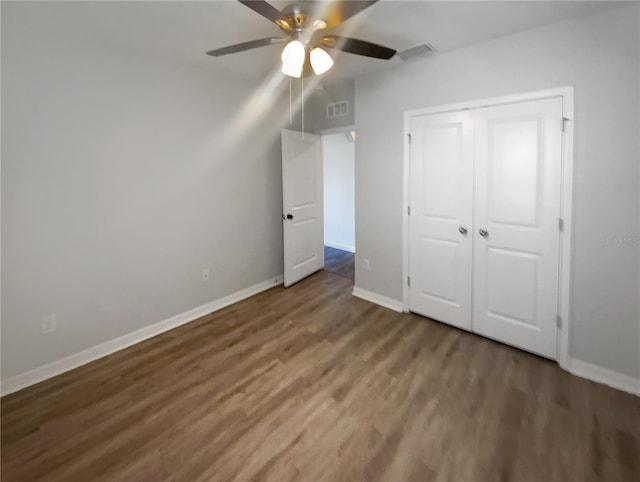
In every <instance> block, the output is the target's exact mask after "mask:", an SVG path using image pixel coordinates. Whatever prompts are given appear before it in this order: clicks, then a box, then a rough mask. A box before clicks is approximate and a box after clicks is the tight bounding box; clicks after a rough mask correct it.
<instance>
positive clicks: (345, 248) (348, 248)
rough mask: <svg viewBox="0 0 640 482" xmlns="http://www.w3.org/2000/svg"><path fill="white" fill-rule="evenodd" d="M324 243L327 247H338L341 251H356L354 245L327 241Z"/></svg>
mask: <svg viewBox="0 0 640 482" xmlns="http://www.w3.org/2000/svg"><path fill="white" fill-rule="evenodd" d="M324 245H325V246H327V247H329V248H333V249H339V250H341V251H348V252H350V253H355V252H356V247H355V246H348V245H346V244H340V243H331V242H329V241H325V242H324Z"/></svg>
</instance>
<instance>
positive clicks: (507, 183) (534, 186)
mask: <svg viewBox="0 0 640 482" xmlns="http://www.w3.org/2000/svg"><path fill="white" fill-rule="evenodd" d="M539 124H540V122H539V120H538V119H537V118H534V119H505V120H499V121H493V122H491V123H489V125H488V137H489V139H488V145H487V147H488V150H489V152H488V166H487V167H488V170H489V176H488V182H489V189H488V192H489V196H490V203H489V217H490V219H491V221H493V222H496V223H505V224H521V225H528V226H535V225H536V224H537V218H538V187H539V170H540V167H541V166H540V164H541V161H542V156H540V154H541V153H540V150H539V146H538V143H539V142H540V141H541V136H540V128H539V127H540V126H539Z"/></svg>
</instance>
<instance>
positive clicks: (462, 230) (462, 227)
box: [458, 226, 467, 234]
mask: <svg viewBox="0 0 640 482" xmlns="http://www.w3.org/2000/svg"><path fill="white" fill-rule="evenodd" d="M458 231H460V234H467V228H465V227H464V226H460V227H459V228H458Z"/></svg>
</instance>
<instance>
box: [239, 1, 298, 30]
mask: <svg viewBox="0 0 640 482" xmlns="http://www.w3.org/2000/svg"><path fill="white" fill-rule="evenodd" d="M238 2H240V3H241V4H242V5H244V6H246V7H249V8H250V9H251V10H253V11H254V12H256V13H257V14H259V15H262V16H263V17H264V18H266V19H268V20H271V21H272V22H274V23H275V24H276V25H278V26H279V27H282V28H283V29H285V30H291V25H290V24H289V20H287V18H286V17H285V16H284V15H282V12H280V10H278V9H277V8H275V7H273V6H272V5H270V4H268V3H267V2H265V1H264V0H238Z"/></svg>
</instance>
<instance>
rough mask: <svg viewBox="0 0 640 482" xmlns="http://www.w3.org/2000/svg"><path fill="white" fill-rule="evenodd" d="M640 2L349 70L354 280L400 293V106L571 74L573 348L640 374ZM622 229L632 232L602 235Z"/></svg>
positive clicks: (547, 82) (523, 86)
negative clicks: (353, 101)
mask: <svg viewBox="0 0 640 482" xmlns="http://www.w3.org/2000/svg"><path fill="white" fill-rule="evenodd" d="M638 10H639V7H638V5H637V4H634V5H628V6H624V7H622V8H619V9H616V10H613V11H611V12H608V13H604V14H601V15H598V16H593V17H586V18H583V19H576V20H572V21H568V22H562V23H558V24H554V25H551V26H548V27H544V28H539V29H536V30H531V31H528V32H523V33H520V34H517V35H513V36H509V37H505V38H502V39H498V40H495V41H491V42H487V43H484V44H482V45H477V46H474V47H471V48H467V49H462V50H458V51H454V52H451V53H448V54H443V55H436V56H433V57H430V58H428V59H426V60H422V61H416V62H412V63H408V64H405V65H403V66H401V67H399V68H398V69H395V70H392V71H386V72H384V73H381V74H375V75H370V76H363V77H360V78H358V79H356V97H357V100H358V103H357V106H356V119H357V122H356V128H357V132H358V147H357V149H356V253H357V254H356V285H357V286H358V287H360V288H363V289H366V290H370V291H373V292H375V293H378V294H381V295H384V296H388V297H391V298H395V299H397V300H401V299H402V250H403V246H402V216H403V209H402V172H403V142H404V136H403V112H404V111H405V110H410V109H416V108H421V107H428V106H437V105H442V104H447V103H457V102H462V101H465V100H472V99H482V98H487V97H495V96H502V95H508V94H516V93H521V92H528V91H535V90H541V89H546V88H552V87H561V86H565V85H573V86H575V117H576V120H575V171H574V185H575V187H574V219H573V221H574V248H573V260H574V266H573V273H572V285H573V299H572V313H573V321H572V332H571V346H570V352H571V355H572V356H573V357H575V358H577V359H580V360H584V361H587V362H590V363H593V364H596V365H599V366H602V367H605V368H608V369H611V370H615V371H618V372H621V373H624V374H628V375H632V376H639V375H640V313H639V306H638V293H639V291H640V287H639V284H640V283H639V279H638V278H639V270H638V267H639V266H640V259H639V258H640V255H639V251H640V247H639V244H638V243H639V241H638V240H639V239H640V212H639V186H638V185H639V179H640V173H639V158H640V156H639V144H638V131H639V106H640V98H639V96H640V78H639V72H640V68H639V67H640V66H639V54H640V52H639V48H640V47H639V44H640V39H639V19H640V16H639V12H638ZM619 238H627V239H630V240H632V242H631V243H628V244H622V245H618V244H615V243H613V244H607V239H619ZM363 258H369V259H370V266H371V267H370V271H369V272H366V271H363V270H362V259H363Z"/></svg>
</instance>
